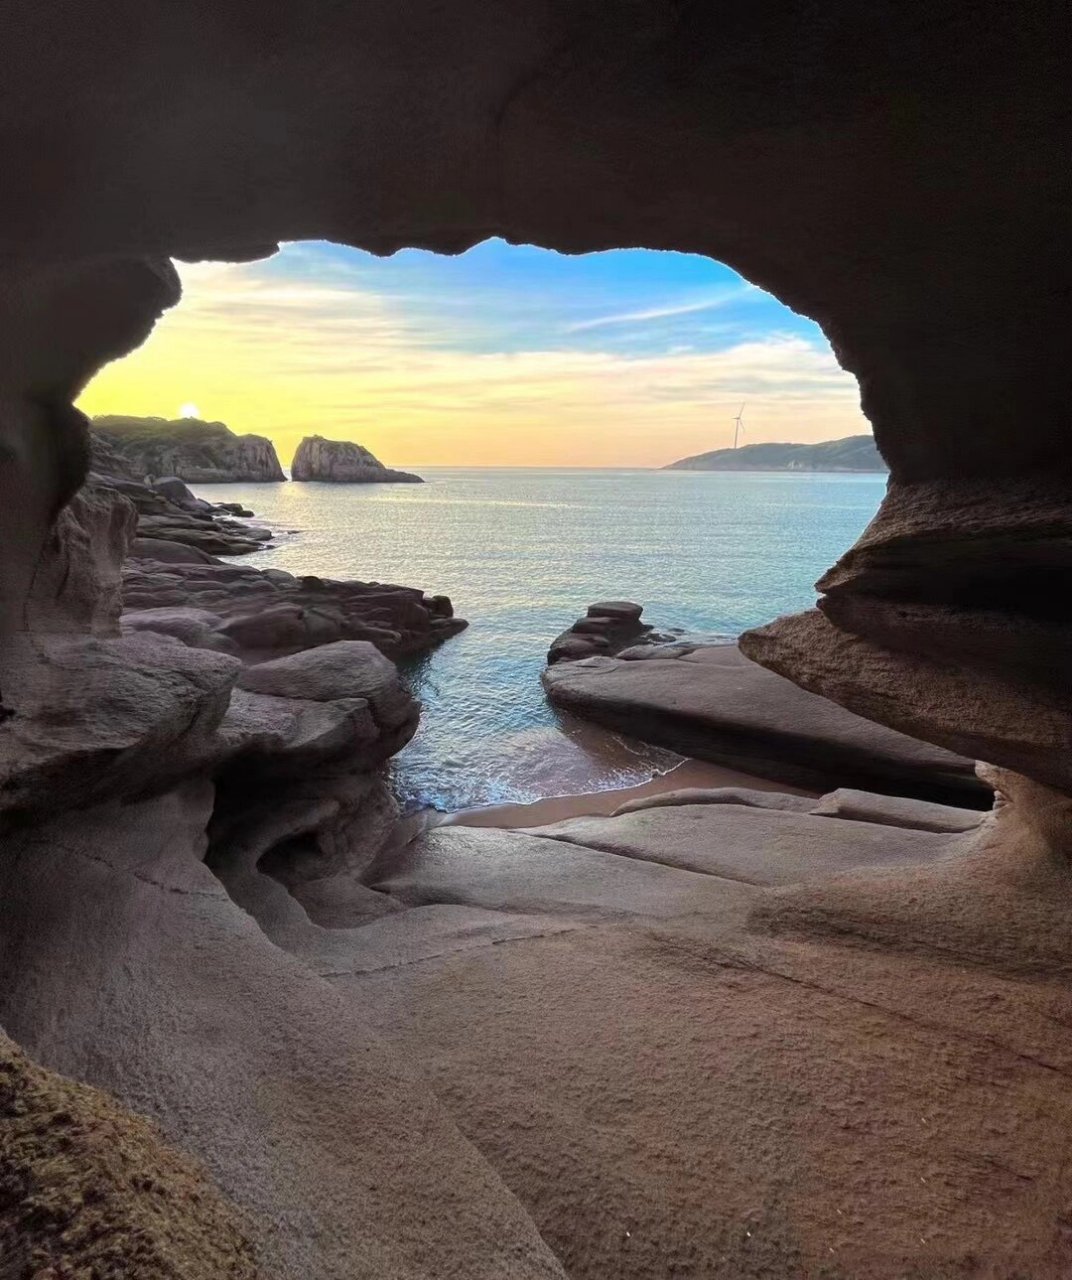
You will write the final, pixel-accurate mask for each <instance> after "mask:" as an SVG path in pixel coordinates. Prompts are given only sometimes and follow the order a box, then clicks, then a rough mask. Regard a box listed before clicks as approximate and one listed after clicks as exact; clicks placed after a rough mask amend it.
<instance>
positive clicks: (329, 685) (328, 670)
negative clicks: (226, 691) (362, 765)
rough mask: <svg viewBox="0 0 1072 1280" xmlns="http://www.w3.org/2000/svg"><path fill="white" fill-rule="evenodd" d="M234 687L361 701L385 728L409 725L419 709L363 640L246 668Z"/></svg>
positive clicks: (394, 670)
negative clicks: (359, 699)
mask: <svg viewBox="0 0 1072 1280" xmlns="http://www.w3.org/2000/svg"><path fill="white" fill-rule="evenodd" d="M238 684H239V687H240V688H243V689H248V690H250V691H252V692H254V693H266V694H274V695H275V696H277V697H284V698H302V699H307V700H310V701H314V702H327V701H332V700H334V699H338V698H364V699H366V700H367V701H368V703H369V705H370V707H371V708H372V712H373V715H374V716H375V717H376V722H377V723H378V724H380V725H382V726H383V727H384V728H385V729H394V728H397V727H398V726H399V725H400V724H404V723H405V722H406V721H408V720H415V719H416V716H417V713H418V710H419V707H418V704H417V703H416V702H415V701H414V699H413V698H412V696H411V695H410V694H409V692H408V691H407V690H406V689H405V688H404V687H403V686H402V684H401V682H400V681H399V678H398V669H397V668H396V666H395V664H394V663H393V662H391V661H389V660H388V659H387V658H385V657H384V656H383V654H382V653H380V651H379V650H378V649H377V648H376V647H375V645H372V644H369V643H368V642H367V641H364V640H340V641H337V642H336V643H334V644H325V645H320V646H318V647H317V648H315V649H307V650H305V651H304V652H302V653H295V654H291V655H290V656H289V657H286V658H276V659H275V660H274V661H272V662H261V663H258V664H257V665H256V666H252V667H246V668H245V670H244V671H242V673H241V675H240V676H239V677H238Z"/></svg>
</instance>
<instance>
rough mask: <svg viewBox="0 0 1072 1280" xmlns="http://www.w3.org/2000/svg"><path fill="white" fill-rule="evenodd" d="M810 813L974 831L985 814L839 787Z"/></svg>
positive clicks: (920, 827)
mask: <svg viewBox="0 0 1072 1280" xmlns="http://www.w3.org/2000/svg"><path fill="white" fill-rule="evenodd" d="M811 812H812V813H814V814H815V815H816V816H817V817H823V818H848V819H849V820H850V821H852V822H879V823H883V824H885V825H886V826H890V827H905V828H908V829H912V830H915V831H974V830H975V828H976V827H978V825H979V824H980V822H982V821H983V819H984V818H985V817H986V814H985V813H980V812H979V810H978V809H958V808H956V807H955V806H953V805H949V804H933V803H931V802H929V801H927V800H910V799H908V797H906V796H882V795H875V794H874V793H873V792H870V791H853V790H852V789H851V788H850V787H839V788H838V789H837V791H831V792H830V794H829V795H825V796H823V797H821V799H820V800H819V801H818V803H817V804H816V805H815V806H814V807H813V808H812V810H811Z"/></svg>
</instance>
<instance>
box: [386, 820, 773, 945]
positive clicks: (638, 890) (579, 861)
mask: <svg viewBox="0 0 1072 1280" xmlns="http://www.w3.org/2000/svg"><path fill="white" fill-rule="evenodd" d="M373 887H374V888H377V889H380V890H383V891H385V892H387V893H392V894H394V895H395V896H396V897H399V898H401V899H402V900H403V902H405V903H407V904H408V905H411V906H420V905H425V904H428V903H435V902H451V903H462V904H465V905H467V906H474V907H483V908H484V909H485V910H491V911H510V912H524V913H534V914H540V915H569V916H573V917H575V918H577V919H604V920H613V919H624V918H628V917H637V916H639V917H644V918H647V919H658V920H673V919H680V918H687V917H699V918H702V919H704V920H707V921H710V922H712V923H715V924H721V923H724V922H727V921H728V920H730V919H737V918H739V917H740V915H741V914H742V912H743V911H744V909H745V908H746V907H747V905H748V902H749V893H750V890H749V889H748V888H747V886H745V885H740V884H733V883H730V882H729V881H727V880H718V879H715V878H714V877H712V876H705V875H696V874H695V873H694V872H692V871H687V870H680V869H677V868H674V867H670V866H660V865H657V864H656V863H653V862H641V861H638V860H635V859H631V858H622V857H618V856H617V855H615V854H613V853H607V852H604V851H602V850H597V849H590V848H579V847H577V846H575V845H567V844H563V843H562V842H560V841H557V840H548V839H543V838H541V837H539V836H534V835H522V834H519V833H518V832H515V831H500V830H496V829H495V828H494V827H460V826H459V827H437V828H435V829H434V830H433V831H430V832H428V833H427V834H426V835H424V836H422V837H421V839H419V840H417V841H416V842H414V844H412V845H410V846H409V847H408V848H406V849H405V850H403V851H402V852H401V853H400V855H399V857H398V860H397V861H396V862H395V863H394V864H393V866H392V867H391V869H390V871H389V872H388V873H387V874H385V875H384V876H383V877H382V878H381V879H380V880H378V881H377V882H376V884H375V885H374V886H373Z"/></svg>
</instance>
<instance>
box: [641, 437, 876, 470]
mask: <svg viewBox="0 0 1072 1280" xmlns="http://www.w3.org/2000/svg"><path fill="white" fill-rule="evenodd" d="M663 470H664V471H888V470H889V467H887V466H886V463H885V462H884V461H883V459H882V455H881V454H880V453H879V451H878V449H877V448H876V447H875V441H874V437H873V436H846V437H845V438H844V439H843V440H824V441H823V442H822V443H821V444H773V443H772V444H746V445H741V447H740V448H739V449H712V450H711V451H710V452H709V453H697V454H695V455H694V456H693V457H691V458H680V459H679V460H678V461H677V462H671V463H670V465H669V466H667V467H664V468H663Z"/></svg>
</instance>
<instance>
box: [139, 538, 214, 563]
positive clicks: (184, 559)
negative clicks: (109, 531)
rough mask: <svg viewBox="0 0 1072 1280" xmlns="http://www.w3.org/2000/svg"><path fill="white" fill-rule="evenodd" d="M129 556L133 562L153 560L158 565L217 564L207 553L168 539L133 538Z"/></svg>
mask: <svg viewBox="0 0 1072 1280" xmlns="http://www.w3.org/2000/svg"><path fill="white" fill-rule="evenodd" d="M130 555H131V557H132V558H133V559H135V560H155V561H157V562H158V563H159V564H219V561H218V560H217V559H216V557H215V556H213V555H209V553H208V552H207V551H200V550H198V548H197V547H191V546H190V545H189V544H187V543H185V542H175V541H173V540H171V539H168V538H135V539H134V540H133V541H132V542H131V544H130Z"/></svg>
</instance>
